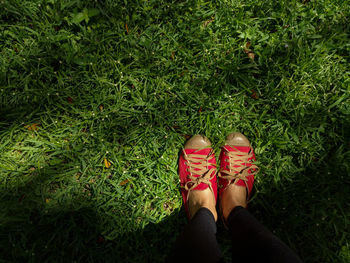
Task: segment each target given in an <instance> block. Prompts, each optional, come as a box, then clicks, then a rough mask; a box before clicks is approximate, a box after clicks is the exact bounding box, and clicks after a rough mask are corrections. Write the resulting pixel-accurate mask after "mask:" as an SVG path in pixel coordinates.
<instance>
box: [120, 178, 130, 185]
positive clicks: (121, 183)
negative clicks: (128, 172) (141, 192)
mask: <svg viewBox="0 0 350 263" xmlns="http://www.w3.org/2000/svg"><path fill="white" fill-rule="evenodd" d="M128 182H129V180H128V179H126V180H124V181H121V182H120V183H119V185H122V186H123V185H126V184H127V183H128Z"/></svg>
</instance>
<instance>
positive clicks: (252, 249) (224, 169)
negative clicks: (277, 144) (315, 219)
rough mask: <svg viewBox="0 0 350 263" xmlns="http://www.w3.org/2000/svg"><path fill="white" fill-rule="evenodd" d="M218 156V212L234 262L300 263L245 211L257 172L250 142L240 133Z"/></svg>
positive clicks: (230, 136) (233, 136)
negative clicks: (225, 229)
mask: <svg viewBox="0 0 350 263" xmlns="http://www.w3.org/2000/svg"><path fill="white" fill-rule="evenodd" d="M220 156H221V158H220V159H221V163H220V167H221V169H220V174H219V184H220V186H221V188H220V192H219V196H220V208H221V213H222V216H223V220H224V223H226V226H227V227H228V228H229V231H230V234H231V237H232V253H233V255H232V259H233V261H234V262H268V263H271V262H276V263H277V262H283V263H289V262H290V263H292V262H293V263H296V262H301V260H300V259H299V258H298V256H297V255H296V254H295V253H294V252H293V251H292V250H291V249H290V248H288V247H287V246H286V244H284V243H283V242H282V241H281V240H280V239H278V238H277V237H276V236H274V235H273V234H272V233H271V232H270V231H269V230H267V229H266V228H265V227H264V226H263V225H262V224H260V223H259V222H258V221H257V220H256V219H255V218H254V217H253V216H252V215H251V214H250V213H249V212H248V211H247V210H246V209H245V207H247V200H248V198H249V194H250V192H251V190H252V188H253V183H254V175H255V174H256V173H257V169H258V167H257V166H256V165H254V162H253V161H254V160H255V154H254V151H253V148H252V147H251V145H250V142H249V140H248V139H247V138H246V137H245V136H244V135H243V134H241V133H232V134H230V135H228V137H227V138H226V145H225V146H224V147H223V148H222V151H221V155H220Z"/></svg>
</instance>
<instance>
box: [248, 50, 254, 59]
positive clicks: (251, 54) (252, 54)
mask: <svg viewBox="0 0 350 263" xmlns="http://www.w3.org/2000/svg"><path fill="white" fill-rule="evenodd" d="M248 57H249V58H250V59H251V60H252V61H254V58H255V54H254V53H253V52H249V53H248Z"/></svg>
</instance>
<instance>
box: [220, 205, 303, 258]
mask: <svg viewBox="0 0 350 263" xmlns="http://www.w3.org/2000/svg"><path fill="white" fill-rule="evenodd" d="M227 224H228V227H229V231H230V234H231V237H232V247H233V251H232V258H233V259H234V261H235V262H238V261H239V260H242V261H243V260H244V261H246V262H247V261H248V262H269V263H271V262H272V263H279V262H281V263H282V262H283V263H299V262H302V261H301V260H300V258H299V257H298V256H297V255H296V254H295V253H294V252H293V251H292V250H291V249H290V248H289V247H288V246H287V245H286V244H284V243H283V242H282V241H281V240H280V239H279V238H277V237H276V236H275V235H273V234H272V233H271V232H270V231H269V230H268V229H267V228H266V227H264V226H263V225H262V224H261V223H260V222H258V220H256V219H255V218H254V217H253V216H252V215H251V214H250V213H249V212H248V210H246V209H245V208H243V207H242V206H236V207H235V208H234V209H233V210H232V211H231V213H230V215H229V216H228V218H227ZM236 260H237V261H236Z"/></svg>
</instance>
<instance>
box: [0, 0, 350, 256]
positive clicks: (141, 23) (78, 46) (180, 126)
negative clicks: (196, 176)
mask: <svg viewBox="0 0 350 263" xmlns="http://www.w3.org/2000/svg"><path fill="white" fill-rule="evenodd" d="M349 17H350V5H349V3H348V1H335V0H332V1H331V0H320V1H312V0H311V1H296V0H292V1H266V0H265V1H263V0H260V1H258V0H248V1H240V0H235V1H234V0H231V1H229V0H222V1H205V0H190V1H175V0H149V1H145V0H135V1H127V0H124V1H119V0H115V1H112V0H101V1H92V0H88V1H82V0H61V1H58V0H31V1H29V0H22V1H19V0H8V1H6V0H2V1H1V2H0V48H1V49H0V50H1V56H0V171H1V172H0V200H1V206H0V261H1V262H110V261H117V262H162V261H164V260H165V256H166V255H167V253H168V252H169V251H170V249H171V246H172V244H173V242H174V240H175V239H176V236H177V235H178V234H179V232H180V231H181V229H182V227H183V226H184V225H185V224H186V218H185V214H184V211H183V208H182V200H181V196H180V194H179V187H178V175H177V157H178V152H179V151H180V149H181V147H182V145H183V144H184V142H185V140H186V138H188V136H189V135H191V134H197V133H201V134H204V135H206V136H208V137H209V138H210V140H211V141H212V142H213V144H214V147H215V150H216V153H217V154H218V153H219V149H220V146H221V145H222V143H223V141H224V138H225V136H226V135H227V134H228V133H229V132H231V131H241V132H243V133H244V134H245V135H246V136H247V137H248V138H249V139H250V140H251V142H252V145H253V146H254V147H255V150H256V154H257V159H258V164H259V166H260V168H261V172H260V173H259V175H258V176H257V179H256V183H255V189H254V194H253V198H252V201H251V204H250V208H249V209H250V211H251V212H252V213H253V214H254V215H255V216H256V217H257V218H258V219H259V220H260V221H262V222H263V223H264V224H265V225H266V226H267V227H269V228H270V229H271V230H272V231H273V232H274V233H276V235H278V236H279V237H280V238H281V239H282V240H283V241H284V242H286V243H287V244H288V245H289V246H290V247H291V248H292V249H294V250H295V251H296V252H297V253H298V254H299V255H300V256H301V258H302V259H303V260H304V261H305V262H349V260H350V236H349V231H348V229H349V225H350V221H349V218H350V202H349V193H348V191H349V186H350V179H349V174H350V144H349V143H350V78H349V51H350V45H349V32H350V31H349V29H350V28H349V22H350V21H349ZM105 159H106V162H107V164H108V162H110V163H111V166H110V167H109V168H107V167H106V165H105ZM107 166H108V165H107ZM218 240H219V243H220V245H221V247H222V250H223V252H224V255H225V257H226V258H227V259H228V260H229V259H230V240H229V238H228V236H227V234H226V233H225V231H224V229H223V228H222V226H221V224H219V233H218Z"/></svg>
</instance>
